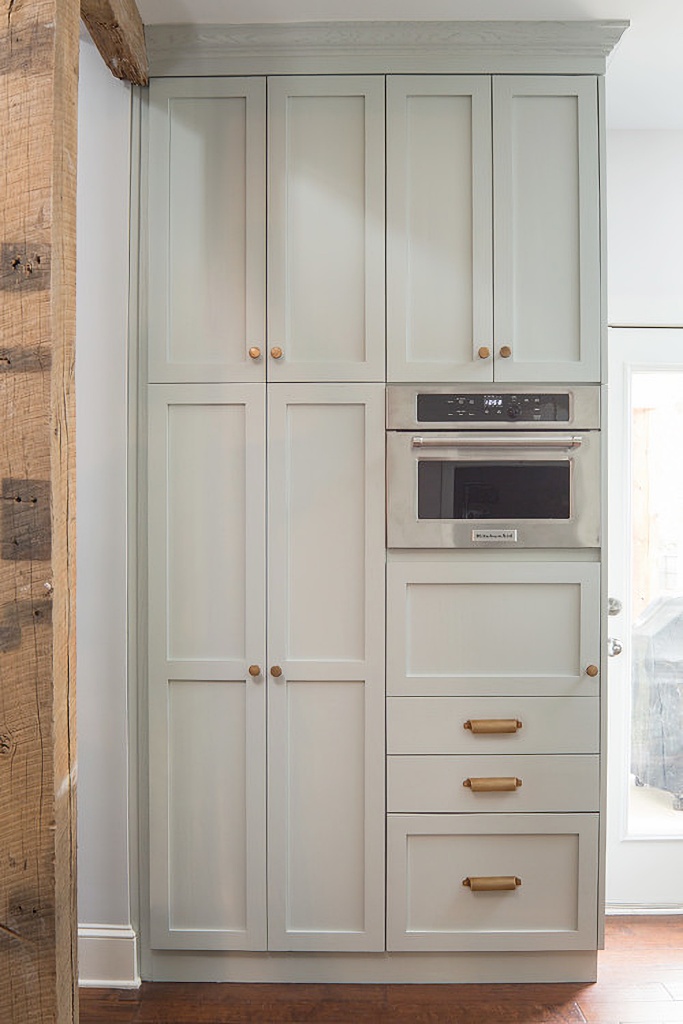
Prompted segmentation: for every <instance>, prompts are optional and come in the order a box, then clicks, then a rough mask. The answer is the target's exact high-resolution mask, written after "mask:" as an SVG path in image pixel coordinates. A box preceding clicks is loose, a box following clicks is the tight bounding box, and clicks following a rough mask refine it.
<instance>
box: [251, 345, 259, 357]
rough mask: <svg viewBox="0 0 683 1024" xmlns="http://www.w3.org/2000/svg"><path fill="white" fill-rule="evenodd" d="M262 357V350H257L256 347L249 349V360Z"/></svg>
mask: <svg viewBox="0 0 683 1024" xmlns="http://www.w3.org/2000/svg"><path fill="white" fill-rule="evenodd" d="M260 356H261V349H260V348H257V347H256V345H254V346H253V347H252V348H250V349H249V358H250V359H259V358H260Z"/></svg>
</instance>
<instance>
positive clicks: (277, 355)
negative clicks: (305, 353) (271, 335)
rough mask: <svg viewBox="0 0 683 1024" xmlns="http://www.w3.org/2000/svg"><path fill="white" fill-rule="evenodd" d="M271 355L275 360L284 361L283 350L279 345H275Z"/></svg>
mask: <svg viewBox="0 0 683 1024" xmlns="http://www.w3.org/2000/svg"><path fill="white" fill-rule="evenodd" d="M270 354H271V356H272V357H273V359H282V349H281V348H280V346H279V345H274V346H273V348H271V350H270Z"/></svg>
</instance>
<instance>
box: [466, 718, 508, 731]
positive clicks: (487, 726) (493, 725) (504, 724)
mask: <svg viewBox="0 0 683 1024" xmlns="http://www.w3.org/2000/svg"><path fill="white" fill-rule="evenodd" d="M521 728H522V723H521V722H520V720H519V719H518V718H468V719H467V721H466V722H463V729H471V730H472V732H475V733H476V732H483V733H492V732H517V730H518V729H521Z"/></svg>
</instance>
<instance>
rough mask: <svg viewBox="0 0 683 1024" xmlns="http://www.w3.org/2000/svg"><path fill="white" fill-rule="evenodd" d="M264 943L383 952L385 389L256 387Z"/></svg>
mask: <svg viewBox="0 0 683 1024" xmlns="http://www.w3.org/2000/svg"><path fill="white" fill-rule="evenodd" d="M269 391H270V395H269V447H268V464H269V565H268V578H269V584H268V604H269V626H268V650H269V654H268V669H269V677H268V809H269V810H268V813H269V833H268V861H269V863H268V902H269V907H268V914H269V931H268V936H269V940H268V946H269V949H272V950H382V949H384V388H383V387H382V385H351V384H342V385H331V384H317V385H316V384H310V385H298V386H287V385H273V386H272V387H270V388H269Z"/></svg>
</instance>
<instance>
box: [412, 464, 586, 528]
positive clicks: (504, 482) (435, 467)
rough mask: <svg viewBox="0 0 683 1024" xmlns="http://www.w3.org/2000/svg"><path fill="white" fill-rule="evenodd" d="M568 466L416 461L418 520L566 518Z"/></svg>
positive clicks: (568, 503)
mask: <svg viewBox="0 0 683 1024" xmlns="http://www.w3.org/2000/svg"><path fill="white" fill-rule="evenodd" d="M569 476H570V472H569V463H568V462H566V461H565V462H535V461H534V462H504V463H496V462H484V463H479V462H454V461H448V460H443V461H442V460H440V459H429V460H426V459H425V460H421V461H420V462H418V470H417V490H418V512H417V515H418V519H503V520H512V519H569V506H570V501H569Z"/></svg>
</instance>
